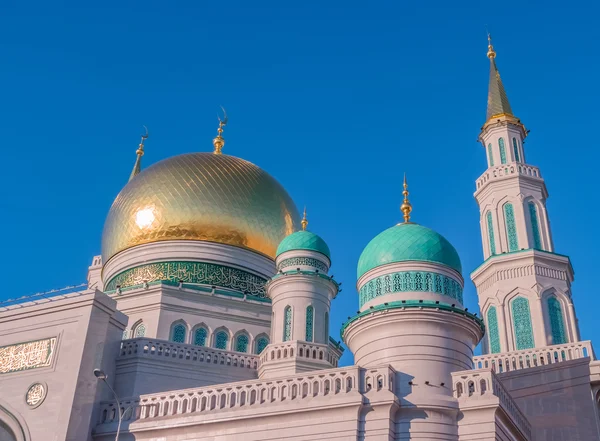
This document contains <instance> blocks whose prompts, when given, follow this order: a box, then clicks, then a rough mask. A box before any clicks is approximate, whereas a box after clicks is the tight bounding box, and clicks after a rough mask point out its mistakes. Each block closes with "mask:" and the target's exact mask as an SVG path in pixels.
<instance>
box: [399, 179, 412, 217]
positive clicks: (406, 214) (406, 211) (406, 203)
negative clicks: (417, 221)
mask: <svg viewBox="0 0 600 441" xmlns="http://www.w3.org/2000/svg"><path fill="white" fill-rule="evenodd" d="M402 194H403V195H404V201H402V205H400V211H402V213H404V222H405V223H409V222H410V212H411V211H412V205H411V204H410V202H409V201H408V184H407V183H406V173H404V191H403V192H402Z"/></svg>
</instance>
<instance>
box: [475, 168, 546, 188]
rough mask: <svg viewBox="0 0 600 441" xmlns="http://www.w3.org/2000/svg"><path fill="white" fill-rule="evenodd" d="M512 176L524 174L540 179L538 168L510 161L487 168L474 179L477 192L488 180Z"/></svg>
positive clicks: (498, 179)
mask: <svg viewBox="0 0 600 441" xmlns="http://www.w3.org/2000/svg"><path fill="white" fill-rule="evenodd" d="M513 176H525V177H528V178H533V179H540V180H541V179H542V174H541V173H540V169H539V168H537V167H535V166H533V165H528V164H523V163H521V162H511V163H509V164H501V165H498V166H496V167H490V168H488V169H487V170H486V171H485V172H484V173H483V174H482V175H481V176H480V177H479V178H478V179H477V181H476V183H477V191H476V192H475V194H477V193H478V192H479V191H480V190H481V189H482V188H483V187H484V186H485V185H486V184H487V183H488V182H490V181H500V180H503V179H507V178H510V177H513Z"/></svg>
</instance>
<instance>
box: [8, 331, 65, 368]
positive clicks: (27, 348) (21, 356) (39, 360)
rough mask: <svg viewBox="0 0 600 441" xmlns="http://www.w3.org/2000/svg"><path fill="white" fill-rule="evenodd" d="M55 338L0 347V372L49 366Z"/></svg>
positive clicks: (52, 355) (54, 346)
mask: <svg viewBox="0 0 600 441" xmlns="http://www.w3.org/2000/svg"><path fill="white" fill-rule="evenodd" d="M56 340H57V338H56V337H52V338H46V339H43V340H36V341H30V342H26V343H18V344H14V345H10V346H2V347H0V374H7V373H9V372H17V371H25V370H29V369H36V368H41V367H47V366H50V365H51V364H52V359H53V358H54V353H55V351H54V350H55V348H56Z"/></svg>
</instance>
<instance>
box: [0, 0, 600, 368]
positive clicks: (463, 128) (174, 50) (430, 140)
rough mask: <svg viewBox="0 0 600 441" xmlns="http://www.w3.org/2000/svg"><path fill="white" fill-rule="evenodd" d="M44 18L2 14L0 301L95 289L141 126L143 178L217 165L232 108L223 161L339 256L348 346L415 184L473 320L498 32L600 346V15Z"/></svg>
mask: <svg viewBox="0 0 600 441" xmlns="http://www.w3.org/2000/svg"><path fill="white" fill-rule="evenodd" d="M51 3H52V4H51V5H50V4H49V2H42V1H31V2H17V1H5V2H2V6H1V7H0V53H1V54H2V68H1V69H0V98H1V99H0V111H1V118H0V149H1V152H2V156H1V161H2V172H1V173H0V189H1V190H0V191H1V192H2V194H1V199H0V200H1V208H0V213H1V216H0V229H1V231H3V232H4V235H3V238H2V250H3V252H2V253H0V264H1V265H0V266H1V267H2V268H3V269H4V273H5V283H3V284H2V285H3V287H2V291H1V292H0V298H12V297H16V296H21V295H25V294H32V293H35V292H38V291H43V290H48V289H52V288H57V287H61V286H65V285H70V284H76V283H80V282H82V281H84V280H85V275H86V270H87V266H88V265H89V263H90V261H91V258H92V256H93V255H94V254H98V253H99V252H100V236H101V231H102V225H103V222H104V218H105V216H106V213H107V212H108V209H109V207H110V204H111V203H112V201H113V199H114V198H115V196H116V195H117V193H118V192H119V190H120V189H121V188H122V186H123V185H124V184H125V183H126V181H127V177H128V175H129V173H130V171H131V168H132V166H133V162H134V157H135V149H136V146H137V143H138V141H139V135H140V134H141V131H142V128H141V126H142V124H145V125H147V126H148V127H149V128H150V139H149V140H148V142H147V148H146V152H147V153H146V155H145V156H144V161H145V164H146V165H148V164H150V163H154V162H156V161H158V160H160V159H163V158H165V157H169V156H173V155H176V154H180V153H184V152H190V151H205V150H210V149H211V139H212V137H213V136H214V135H215V128H216V111H217V109H218V106H219V105H220V104H223V105H224V106H225V107H226V108H227V110H228V113H229V115H230V124H229V125H228V127H227V131H226V133H225V136H226V140H227V145H226V147H225V152H226V153H228V154H232V155H236V156H240V157H243V158H245V159H247V160H250V161H252V162H254V163H255V164H257V165H259V166H260V167H262V168H264V169H265V170H267V171H269V172H270V173H271V174H272V175H274V176H275V177H276V178H277V179H278V180H279V181H280V182H281V183H282V184H283V185H284V186H285V188H286V189H287V190H288V191H289V192H290V194H291V195H292V197H293V198H294V200H295V201H296V203H297V205H298V206H299V207H301V206H303V205H304V204H306V205H307V206H308V211H309V218H310V228H311V229H312V230H313V231H315V232H317V233H318V234H320V235H321V236H322V237H323V238H325V240H326V241H327V242H328V243H329V245H330V247H331V249H332V253H333V262H334V266H333V273H334V274H335V277H336V279H338V280H340V281H342V282H343V284H344V285H343V288H344V291H343V292H342V293H341V294H340V295H339V297H338V299H337V300H335V302H334V305H333V312H332V324H331V329H332V334H333V335H334V336H337V333H336V331H335V329H337V328H338V327H339V324H340V323H341V322H342V321H343V320H344V319H345V318H346V317H347V316H349V315H352V314H353V313H354V312H355V311H356V309H357V306H358V300H357V296H356V291H355V288H354V285H355V282H356V272H355V268H356V263H357V260H358V257H359V255H360V252H361V250H362V249H363V247H364V246H365V245H366V244H367V243H368V241H369V240H370V239H371V238H372V237H374V236H375V235H376V234H377V233H379V232H380V231H382V230H383V229H385V228H387V227H388V226H390V225H392V224H394V223H396V222H397V221H399V220H400V219H401V214H400V212H399V208H398V207H399V205H400V203H401V194H400V193H401V180H402V173H403V172H404V171H406V172H407V174H408V177H409V183H410V190H411V200H412V202H413V206H414V213H413V214H414V216H413V219H414V220H415V221H416V222H419V223H421V224H423V225H426V226H429V227H432V228H434V229H436V230H438V231H440V232H441V233H442V234H444V235H445V236H446V237H447V238H448V239H449V240H450V241H451V242H452V243H453V244H454V245H455V246H456V248H457V249H458V251H459V253H460V255H461V258H462V261H463V267H464V268H465V273H464V276H465V278H466V279H467V282H466V286H467V288H466V294H465V295H466V303H467V304H468V306H469V307H471V309H477V300H476V295H475V290H474V287H473V286H472V284H471V282H470V281H469V273H470V271H471V270H473V269H474V268H476V267H477V266H478V265H479V264H480V263H481V261H482V251H481V243H480V232H479V222H478V209H477V205H476V203H475V200H474V198H473V192H474V189H475V184H474V182H475V179H476V178H477V177H478V176H479V175H480V174H481V173H482V172H483V171H484V169H485V167H486V161H485V155H484V152H483V148H482V147H481V146H480V145H478V144H477V142H476V138H477V135H478V132H479V128H480V127H481V125H482V124H483V123H484V118H485V106H486V98H487V80H488V67H489V63H488V60H487V58H486V56H485V53H486V44H487V42H486V37H485V32H486V31H485V29H486V25H487V26H488V27H489V29H490V30H491V32H492V34H493V36H494V42H495V47H496V51H497V53H498V57H497V62H498V66H499V68H500V71H501V73H502V78H503V80H504V84H505V86H506V89H507V92H508V95H509V98H510V100H511V104H512V107H513V110H514V112H515V114H516V115H517V116H518V117H520V118H521V119H522V120H523V122H524V123H525V124H526V126H527V127H528V128H530V129H531V135H530V137H529V138H528V140H527V143H526V150H527V152H526V153H527V159H528V161H529V162H531V163H533V164H535V165H538V166H539V167H540V168H541V169H542V172H543V175H544V176H545V179H546V182H547V185H548V188H549V191H550V194H551V197H550V199H549V201H548V207H549V212H550V216H551V222H552V229H553V233H554V241H555V245H556V250H557V251H558V252H560V253H564V254H568V255H569V256H571V258H572V262H573V265H574V267H575V271H576V280H577V281H576V283H575V284H574V285H573V292H574V301H575V306H576V311H577V314H578V316H579V319H580V327H581V332H582V337H583V338H584V339H596V341H600V332H599V331H598V326H597V323H596V322H595V317H596V316H597V313H596V312H597V311H598V310H599V309H600V297H599V296H598V289H597V285H594V282H596V283H597V281H598V279H596V278H595V276H596V274H595V273H596V271H597V268H596V266H597V263H596V262H597V261H598V257H599V256H598V249H599V245H600V243H599V239H598V235H596V234H595V230H596V229H597V227H596V222H597V217H596V215H594V213H596V212H597V210H598V208H597V207H596V201H597V190H596V188H595V187H596V183H597V179H594V175H595V174H596V173H597V163H598V159H599V154H598V135H597V133H594V130H595V129H596V128H597V127H598V118H599V116H600V115H599V111H598V102H600V92H599V89H598V84H599V83H598V64H599V63H600V62H599V61H598V56H597V55H598V54H597V51H598V49H597V43H596V41H597V38H598V35H597V32H596V31H595V30H596V29H597V17H598V16H599V15H600V6H599V3H598V2H591V1H589V2H575V3H573V4H569V5H568V6H564V4H562V3H559V2H553V1H550V2H545V3H543V4H539V3H538V4H537V5H534V4H533V2H522V3H519V7H518V8H516V7H509V6H508V5H506V4H502V3H497V2H474V1H473V2H450V3H449V2H445V1H444V2H442V1H436V2H398V1H389V2H357V1H344V2H337V1H336V2H333V1H331V2H312V1H309V2H294V3H291V2H281V1H278V2H268V3H267V2H236V1H230V2H192V1H187V2H185V1H179V2H157V1H145V2H112V1H106V2H101V3H97V4H98V5H100V4H101V5H102V7H100V6H98V7H92V6H89V4H90V2H70V3H69V4H67V3H66V2H65V3H61V5H60V6H57V2H51ZM84 4H88V5H84ZM123 4H126V5H125V6H124V5H123ZM346 361H347V362H349V359H346Z"/></svg>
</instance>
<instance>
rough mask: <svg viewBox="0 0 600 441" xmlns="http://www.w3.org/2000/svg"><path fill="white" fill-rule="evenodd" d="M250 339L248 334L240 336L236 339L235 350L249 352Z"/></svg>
mask: <svg viewBox="0 0 600 441" xmlns="http://www.w3.org/2000/svg"><path fill="white" fill-rule="evenodd" d="M249 341H250V339H249V338H248V336H247V335H246V334H240V335H238V336H237V338H236V339H235V350H236V351H237V352H248V343H249Z"/></svg>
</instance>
